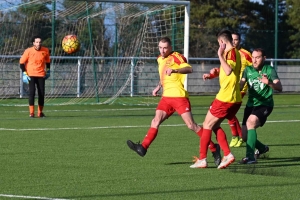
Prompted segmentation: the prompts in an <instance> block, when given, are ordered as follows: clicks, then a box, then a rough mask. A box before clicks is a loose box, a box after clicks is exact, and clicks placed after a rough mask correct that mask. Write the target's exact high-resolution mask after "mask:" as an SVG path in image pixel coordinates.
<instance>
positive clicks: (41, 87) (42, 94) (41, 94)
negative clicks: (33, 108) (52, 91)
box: [36, 77, 46, 117]
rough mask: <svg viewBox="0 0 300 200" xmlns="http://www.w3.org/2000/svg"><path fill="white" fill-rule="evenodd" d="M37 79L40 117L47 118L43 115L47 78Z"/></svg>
mask: <svg viewBox="0 0 300 200" xmlns="http://www.w3.org/2000/svg"><path fill="white" fill-rule="evenodd" d="M36 79H37V91H38V117H45V115H44V113H43V108H44V102H45V80H46V79H45V78H44V77H38V78H36Z"/></svg>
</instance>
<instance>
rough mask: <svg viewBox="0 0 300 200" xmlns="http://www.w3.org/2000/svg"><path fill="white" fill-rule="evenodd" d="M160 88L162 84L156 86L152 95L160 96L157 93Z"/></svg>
mask: <svg viewBox="0 0 300 200" xmlns="http://www.w3.org/2000/svg"><path fill="white" fill-rule="evenodd" d="M159 90H160V86H159V85H158V86H157V87H156V88H154V90H153V91H152V95H153V96H155V97H156V96H159V95H158V94H157V93H158V91H159Z"/></svg>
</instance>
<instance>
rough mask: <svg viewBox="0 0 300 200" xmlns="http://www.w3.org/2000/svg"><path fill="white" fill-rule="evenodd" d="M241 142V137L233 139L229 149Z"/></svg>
mask: <svg viewBox="0 0 300 200" xmlns="http://www.w3.org/2000/svg"><path fill="white" fill-rule="evenodd" d="M238 141H239V137H232V139H231V142H230V144H229V147H234V146H235V145H236V144H237V143H238Z"/></svg>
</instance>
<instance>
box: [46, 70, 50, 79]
mask: <svg viewBox="0 0 300 200" xmlns="http://www.w3.org/2000/svg"><path fill="white" fill-rule="evenodd" d="M49 77H50V69H47V72H46V76H45V79H47V78H49Z"/></svg>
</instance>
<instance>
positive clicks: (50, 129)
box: [0, 120, 300, 131]
mask: <svg viewBox="0 0 300 200" xmlns="http://www.w3.org/2000/svg"><path fill="white" fill-rule="evenodd" d="M293 122H300V120H280V121H267V122H266V123H293ZM222 124H227V123H222ZM160 126H186V125H185V124H166V125H160ZM143 127H149V125H139V126H98V127H67V128H66V127H65V128H24V129H16V128H0V131H57V130H92V129H118V128H143Z"/></svg>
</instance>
